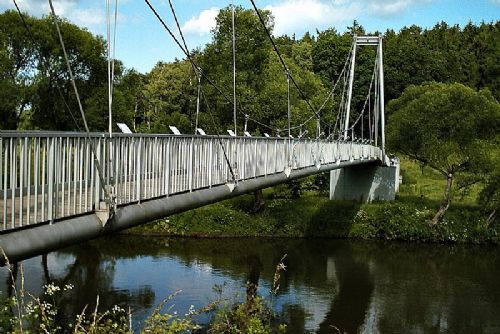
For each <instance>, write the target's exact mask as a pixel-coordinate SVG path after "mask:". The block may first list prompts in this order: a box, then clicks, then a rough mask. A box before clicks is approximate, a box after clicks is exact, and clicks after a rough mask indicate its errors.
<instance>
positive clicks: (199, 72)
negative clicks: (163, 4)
mask: <svg viewBox="0 0 500 334" xmlns="http://www.w3.org/2000/svg"><path fill="white" fill-rule="evenodd" d="M145 1H146V3H147V5H148V6H149V8H150V9H151V10H152V11H153V13H154V14H155V16H156V17H157V18H158V20H159V21H160V23H161V24H162V25H163V26H164V28H165V29H166V30H167V31H168V33H169V34H170V36H171V37H172V38H173V39H174V41H175V42H176V44H177V45H178V46H179V47H180V49H181V50H182V52H183V53H184V54H185V55H186V57H187V59H188V60H189V62H190V64H191V67H192V68H193V70H194V71H195V73H196V74H197V75H198V98H197V109H196V127H195V134H196V131H197V128H198V116H199V110H200V94H201V96H203V98H204V100H205V103H206V106H207V111H208V112H209V114H210V117H211V119H212V122H213V124H214V128H215V131H216V135H217V139H218V142H219V145H220V146H221V148H222V151H223V152H224V159H225V160H226V163H227V165H228V167H229V171H230V173H231V176H232V179H233V182H234V183H236V182H237V178H236V174H235V172H234V170H233V167H232V165H231V161H230V160H229V158H228V155H227V152H226V149H225V147H224V144H223V143H222V139H221V137H220V134H219V130H218V127H217V124H216V123H215V119H214V117H213V115H212V113H211V110H210V107H209V104H208V100H207V99H206V97H205V94H204V92H203V90H202V88H201V78H202V77H204V78H205V79H206V80H207V81H208V82H209V83H210V84H211V85H212V86H213V87H214V88H216V89H217V90H218V91H220V89H219V88H218V87H217V86H216V85H215V84H214V83H213V82H212V81H211V80H210V79H209V78H208V77H207V76H206V75H205V74H204V73H203V71H202V69H201V68H200V67H199V66H198V65H197V64H196V63H195V62H194V60H193V58H192V56H191V54H190V52H189V49H188V47H187V43H186V39H185V38H184V34H183V32H182V29H181V26H180V24H179V20H178V19H177V15H176V12H175V9H174V6H173V4H172V1H171V0H169V1H168V2H169V6H170V11H171V12H172V16H173V17H174V20H175V23H176V26H177V30H178V31H179V35H180V36H181V39H182V45H181V44H180V43H179V40H178V39H177V38H176V37H175V35H174V34H173V32H172V31H171V30H170V29H169V28H168V26H167V25H166V24H165V22H164V21H163V19H161V17H160V16H159V14H158V13H157V12H156V10H155V9H154V8H153V7H152V5H151V3H150V2H149V1H148V0H145Z"/></svg>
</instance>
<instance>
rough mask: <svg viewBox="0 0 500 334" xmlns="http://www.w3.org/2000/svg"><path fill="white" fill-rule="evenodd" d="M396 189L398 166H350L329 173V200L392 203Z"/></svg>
mask: <svg viewBox="0 0 500 334" xmlns="http://www.w3.org/2000/svg"><path fill="white" fill-rule="evenodd" d="M398 188H399V165H392V166H368V165H367V166H352V167H345V168H342V169H336V170H332V171H330V199H331V200H348V201H359V202H363V203H368V202H372V201H392V200H394V199H395V197H396V192H397V191H398Z"/></svg>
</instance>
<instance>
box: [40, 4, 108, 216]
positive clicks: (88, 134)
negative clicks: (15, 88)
mask: <svg viewBox="0 0 500 334" xmlns="http://www.w3.org/2000/svg"><path fill="white" fill-rule="evenodd" d="M48 1H49V6H50V11H51V13H52V18H53V21H54V24H55V26H56V30H57V34H58V36H59V42H60V43H61V48H62V50H63V55H64V60H65V62H66V67H67V69H68V73H69V77H70V80H71V84H72V85H73V90H74V91H75V96H76V100H77V102H78V108H79V110H80V114H81V116H82V120H83V125H84V126H85V131H86V134H87V137H86V138H87V140H88V141H89V144H90V148H91V150H92V154H93V155H94V162H95V164H96V167H97V174H98V176H99V180H100V181H101V182H100V186H101V188H102V190H103V192H104V197H105V200H106V202H107V203H108V204H109V205H111V207H112V208H113V207H114V202H113V199H112V198H111V196H110V195H109V193H108V191H107V189H106V187H105V186H104V184H105V183H104V176H103V172H102V166H101V163H100V162H99V158H98V156H97V152H96V149H95V147H94V143H93V141H92V139H91V138H90V130H89V127H88V124H87V119H86V118H85V113H84V112H83V107H82V102H81V100H80V94H79V93H78V88H77V87H76V82H75V77H74V75H73V71H72V70H71V64H70V62H69V59H68V54H67V52H66V46H65V44H64V40H63V37H62V34H61V29H60V28H59V23H58V22H57V15H56V12H55V10H54V5H53V4H52V0H48Z"/></svg>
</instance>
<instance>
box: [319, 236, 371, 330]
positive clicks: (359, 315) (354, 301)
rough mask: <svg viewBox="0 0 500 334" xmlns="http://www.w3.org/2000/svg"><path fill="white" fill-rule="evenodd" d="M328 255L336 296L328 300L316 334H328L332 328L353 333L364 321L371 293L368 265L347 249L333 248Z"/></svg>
mask: <svg viewBox="0 0 500 334" xmlns="http://www.w3.org/2000/svg"><path fill="white" fill-rule="evenodd" d="M335 248H336V249H335V250H334V252H333V253H332V256H333V258H334V262H335V268H336V274H337V281H338V284H339V286H338V289H339V290H338V293H337V295H335V297H334V298H333V300H332V303H331V305H330V310H329V311H328V313H327V314H326V316H325V319H324V320H323V322H322V323H321V324H320V326H319V333H332V332H334V331H335V328H337V329H339V330H340V332H342V333H344V332H347V333H356V332H358V329H359V328H360V327H361V326H362V325H363V323H364V322H365V316H366V313H367V311H368V307H369V306H370V299H371V296H372V292H373V287H374V283H373V277H372V276H371V275H370V270H369V268H368V264H367V263H366V262H364V261H356V260H355V259H354V258H353V252H352V250H351V248H350V247H345V245H342V247H335Z"/></svg>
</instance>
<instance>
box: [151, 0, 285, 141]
mask: <svg viewBox="0 0 500 334" xmlns="http://www.w3.org/2000/svg"><path fill="white" fill-rule="evenodd" d="M144 1H145V2H146V4H147V5H148V7H149V8H150V9H151V11H152V12H153V14H154V15H155V16H156V18H157V19H158V21H159V22H160V24H161V25H162V26H163V28H164V29H165V30H166V31H167V33H168V34H169V35H170V37H171V38H172V39H173V40H174V42H175V43H176V44H177V46H178V47H179V48H180V49H181V51H182V52H183V53H184V55H186V57H187V59H188V61H189V62H190V63H191V65H192V66H193V68H195V71H198V70H200V71H201V76H202V77H203V78H204V79H205V80H206V81H207V82H208V83H209V84H210V85H211V86H212V87H214V88H215V90H216V91H217V92H218V93H219V94H220V95H221V96H222V97H223V98H224V99H225V100H226V101H227V102H229V103H233V100H232V99H231V98H230V97H229V96H228V95H227V94H225V93H224V92H223V91H222V90H221V89H220V88H219V87H218V86H217V85H216V84H215V83H214V82H213V81H212V80H211V79H210V77H208V76H207V74H206V73H205V72H204V71H202V70H201V68H200V67H199V66H198V65H197V64H196V62H195V61H194V59H193V57H192V56H191V54H190V53H189V49H188V48H187V45H186V41H185V38H184V34H183V33H182V30H181V28H180V24H179V20H178V19H177V15H176V14H175V9H174V7H173V5H172V3H171V0H169V5H170V10H171V11H172V14H173V17H174V20H175V22H176V25H177V29H178V30H179V34H180V36H181V39H182V41H183V45H181V43H180V42H179V40H178V39H177V37H176V36H175V35H174V34H173V32H172V30H171V29H170V28H169V27H168V26H167V24H166V23H165V21H164V20H163V19H162V18H161V16H160V15H159V14H158V12H157V11H156V9H155V8H154V7H153V5H152V4H151V3H150V1H149V0H144ZM239 107H240V109H238V111H239V112H240V113H241V114H242V115H247V114H248V113H245V112H244V111H242V110H241V108H242V106H241V104H240V105H239ZM248 119H249V120H250V121H252V122H254V123H256V124H258V125H260V126H263V127H265V128H267V129H269V130H271V131H276V129H275V128H272V127H270V126H269V125H267V124H264V123H262V122H260V121H258V120H256V119H254V118H252V117H250V116H249V117H248Z"/></svg>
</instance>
